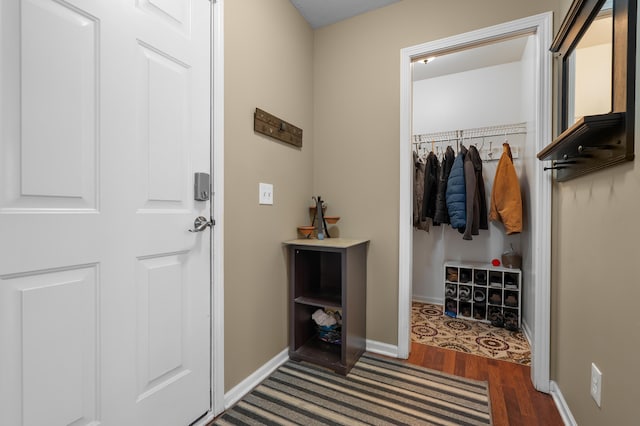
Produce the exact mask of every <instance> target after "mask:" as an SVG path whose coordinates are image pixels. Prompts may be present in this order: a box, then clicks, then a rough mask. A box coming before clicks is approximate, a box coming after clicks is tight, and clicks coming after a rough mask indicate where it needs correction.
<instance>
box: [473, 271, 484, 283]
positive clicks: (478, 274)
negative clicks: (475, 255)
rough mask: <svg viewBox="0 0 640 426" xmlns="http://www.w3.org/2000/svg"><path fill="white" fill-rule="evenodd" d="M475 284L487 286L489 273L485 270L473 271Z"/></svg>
mask: <svg viewBox="0 0 640 426" xmlns="http://www.w3.org/2000/svg"><path fill="white" fill-rule="evenodd" d="M473 282H474V284H476V285H487V271H485V270H484V269H475V270H474V271H473Z"/></svg>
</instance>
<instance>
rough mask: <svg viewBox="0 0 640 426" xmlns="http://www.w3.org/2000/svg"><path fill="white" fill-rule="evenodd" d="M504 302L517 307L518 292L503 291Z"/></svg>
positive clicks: (506, 304)
mask: <svg viewBox="0 0 640 426" xmlns="http://www.w3.org/2000/svg"><path fill="white" fill-rule="evenodd" d="M504 304H505V306H512V307H514V308H517V307H518V293H516V292H513V291H505V293H504Z"/></svg>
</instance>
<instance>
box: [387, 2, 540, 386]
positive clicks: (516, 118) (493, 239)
mask: <svg viewBox="0 0 640 426" xmlns="http://www.w3.org/2000/svg"><path fill="white" fill-rule="evenodd" d="M551 22H552V15H551V13H550V12H549V13H545V14H540V15H536V16H533V17H529V18H524V19H520V20H516V21H512V22H508V23H505V24H501V25H496V26H493V27H489V28H485V29H481V30H477V31H473V32H469V33H465V34H461V35H458V36H453V37H449V38H446V39H441V40H437V41H434V42H429V43H424V44H420V45H416V46H412V47H409V48H405V49H402V51H401V95H400V96H401V103H400V105H401V123H400V149H401V152H400V173H401V175H400V230H399V231H400V232H399V235H400V237H399V309H398V313H399V318H398V326H399V328H398V356H399V357H401V358H404V357H407V356H408V354H409V348H410V344H411V342H410V341H411V333H410V327H411V301H412V298H413V296H414V293H415V295H416V296H418V299H422V300H423V301H432V302H443V301H444V282H443V276H444V273H443V263H444V261H447V260H458V261H485V262H489V261H490V260H491V259H493V258H500V254H501V253H502V252H503V251H504V250H505V249H507V248H509V246H510V245H512V244H513V245H514V248H515V249H516V250H517V251H519V252H520V253H522V256H523V265H522V270H523V278H522V281H523V295H522V325H523V327H522V328H523V331H524V332H525V334H526V336H527V338H528V339H529V341H530V343H531V351H532V382H533V384H534V386H535V387H536V389H538V390H540V391H543V392H549V340H550V335H549V333H550V332H549V329H550V328H549V318H550V308H549V307H550V266H551V265H550V252H551V238H550V230H551V177H550V175H549V174H548V173H547V172H544V171H543V168H542V165H541V164H539V162H538V160H537V158H536V154H537V152H539V151H540V150H541V149H542V148H543V147H544V146H545V145H546V144H547V143H548V142H549V141H550V140H551V97H550V94H551V62H550V54H549V51H548V47H549V45H550V43H551V32H552V26H551V25H552V24H551ZM458 52H463V53H464V55H460V54H459V53H458ZM506 52H512V53H511V55H512V56H511V57H509V56H508V55H507V56H505V53H506ZM514 55H515V56H514ZM447 56H449V57H448V58H447ZM456 56H464V59H463V60H459V61H457V62H456V61H455V57H456ZM432 57H436V58H437V59H436V60H435V61H434V62H429V63H428V64H426V65H425V64H424V60H425V59H427V58H432ZM439 59H441V65H439V66H437V65H438V60H439ZM447 62H451V64H447ZM474 63H475V64H476V65H473V64H474ZM430 65H433V67H431V69H429V66H430ZM438 68H441V70H440V71H437V69H438ZM421 72H424V73H425V76H426V80H425V79H424V78H425V77H423V78H420V73H421ZM429 73H431V74H429ZM514 73H515V74H514ZM514 75H516V76H515V77H514ZM436 79H437V80H438V84H437V85H433V84H432V83H433V82H434V81H435V80H436ZM429 80H431V82H429ZM492 80H493V85H494V86H495V85H496V82H497V85H498V86H502V87H504V90H499V91H498V90H496V91H495V93H493V94H492V93H491V92H485V93H482V90H480V91H476V92H475V94H474V95H472V96H471V97H468V96H467V97H466V98H465V95H464V92H462V91H464V90H467V91H469V92H472V91H474V89H472V88H473V86H474V85H475V87H476V90H477V89H485V90H486V89H487V87H489V86H490V85H489V84H487V83H486V82H489V81H492ZM445 82H446V83H447V84H448V85H449V90H450V93H451V95H450V96H449V97H447V96H442V93H440V95H439V97H438V99H439V101H438V102H437V103H435V104H437V107H435V108H434V107H433V105H434V102H433V100H434V99H435V97H436V95H437V93H436V90H440V91H441V92H442V90H443V89H442V88H443V87H444V90H445V91H446V90H447V84H444V83H445ZM483 82H484V83H483ZM465 86H466V88H465ZM509 86H510V87H509ZM436 88H438V89H436ZM498 92H500V93H498ZM428 93H431V95H432V96H433V97H434V99H431V102H430V101H425V99H426V98H427V97H428V96H429V95H428ZM510 94H511V95H512V96H510ZM467 95H469V93H467ZM430 108H431V109H430ZM414 112H415V113H419V114H420V115H421V116H419V117H418V116H416V114H415V113H414ZM512 126H515V128H517V129H518V130H517V134H509V132H511V128H512ZM471 129H473V130H474V131H475V132H476V133H475V134H473V133H471V132H470V130H471ZM465 132H466V133H465ZM500 132H504V136H503V137H500V136H498V135H497V133H500ZM416 134H423V135H426V134H428V135H430V136H431V137H433V136H434V135H441V136H442V138H441V139H446V136H445V135H455V138H453V139H454V140H452V141H451V143H448V144H447V143H446V142H443V141H441V142H440V147H439V149H443V148H446V146H447V145H452V146H453V148H454V150H456V148H457V146H456V145H458V144H460V143H461V142H462V143H465V144H466V145H467V146H468V145H469V144H474V145H476V147H477V148H478V149H480V148H481V147H482V148H483V150H484V151H485V152H484V154H483V153H482V152H481V155H483V156H484V158H486V159H489V158H490V157H491V155H496V154H495V153H492V150H493V151H496V148H498V149H497V155H498V157H499V156H500V154H501V152H502V142H503V141H504V139H508V140H509V139H510V140H511V141H512V142H513V144H512V146H516V147H517V148H516V150H517V157H518V159H517V160H516V161H515V162H516V170H517V171H518V175H519V177H520V185H521V189H522V193H523V210H524V214H523V222H524V229H523V232H522V233H521V234H519V235H517V236H506V235H505V232H504V230H503V228H501V225H498V226H496V225H493V224H491V225H490V226H489V230H488V231H480V235H479V236H474V237H473V241H463V240H462V235H460V234H459V233H458V232H457V231H455V230H453V229H451V227H450V226H449V225H442V226H440V227H435V228H432V230H431V232H430V233H429V234H426V233H424V232H423V231H414V228H413V226H412V189H413V146H412V142H414V141H415V140H416V139H415V138H414V137H413V136H414V135H416ZM465 134H466V136H480V137H479V138H476V139H475V140H469V142H465V141H464V137H465ZM482 136H485V137H484V138H483V137H482ZM434 139H435V138H434ZM496 145H497V146H496ZM423 148H424V147H423ZM433 148H435V149H434V150H435V151H437V150H438V148H436V147H435V146H433V147H432V146H431V143H429V144H428V147H427V149H429V150H431V149H433ZM496 163H497V162H492V161H486V162H484V164H483V169H484V176H485V183H487V184H488V185H491V184H492V181H493V176H494V175H495V166H496ZM487 181H488V182H487ZM489 196H490V195H489V191H488V194H487V198H489ZM487 201H488V200H487ZM414 232H416V233H417V232H422V234H423V235H416V234H414ZM417 260H420V263H422V264H419V263H418V262H417ZM414 289H415V292H414Z"/></svg>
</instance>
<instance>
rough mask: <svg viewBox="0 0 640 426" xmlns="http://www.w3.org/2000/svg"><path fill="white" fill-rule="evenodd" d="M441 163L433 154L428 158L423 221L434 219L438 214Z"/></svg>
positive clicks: (425, 172)
mask: <svg viewBox="0 0 640 426" xmlns="http://www.w3.org/2000/svg"><path fill="white" fill-rule="evenodd" d="M439 171H440V162H439V161H438V157H436V155H435V154H434V153H433V152H430V153H429V155H428V156H427V164H426V166H425V170H424V197H423V198H422V220H427V218H431V219H433V217H434V216H435V213H436V194H437V192H438V174H439Z"/></svg>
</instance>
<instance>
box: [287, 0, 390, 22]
mask: <svg viewBox="0 0 640 426" xmlns="http://www.w3.org/2000/svg"><path fill="white" fill-rule="evenodd" d="M398 1H400V0H291V3H293V5H294V6H295V7H296V8H297V9H298V10H299V11H300V14H301V15H302V16H303V17H304V19H306V20H307V22H308V23H309V25H311V27H312V28H313V29H316V28H320V27H324V26H325V25H330V24H333V23H336V22H338V21H342V20H343V19H347V18H351V17H354V16H356V15H360V14H362V13H366V12H369V11H371V10H374V9H378V8H380V7H384V6H387V5H390V4H391V3H396V2H398Z"/></svg>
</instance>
